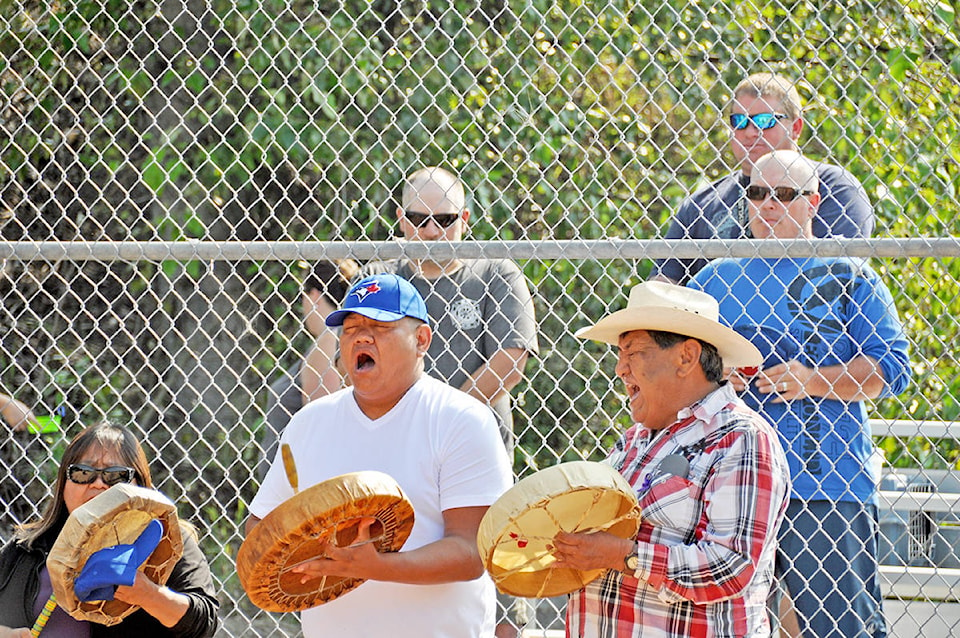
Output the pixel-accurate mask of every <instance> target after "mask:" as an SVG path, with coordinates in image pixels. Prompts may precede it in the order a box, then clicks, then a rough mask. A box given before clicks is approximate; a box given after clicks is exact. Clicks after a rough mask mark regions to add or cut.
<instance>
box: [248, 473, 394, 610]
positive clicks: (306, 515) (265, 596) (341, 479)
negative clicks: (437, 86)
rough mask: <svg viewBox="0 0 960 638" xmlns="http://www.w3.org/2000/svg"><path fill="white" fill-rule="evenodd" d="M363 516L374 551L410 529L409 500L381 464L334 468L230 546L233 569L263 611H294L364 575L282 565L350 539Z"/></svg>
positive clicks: (331, 595)
mask: <svg viewBox="0 0 960 638" xmlns="http://www.w3.org/2000/svg"><path fill="white" fill-rule="evenodd" d="M368 517H373V518H375V519H376V522H375V523H373V525H371V527H370V538H371V541H369V542H373V543H375V544H376V548H377V551H379V552H395V551H398V550H399V549H400V548H401V547H402V546H403V544H404V543H405V542H406V540H407V538H408V537H409V536H410V532H411V531H412V530H413V505H411V504H410V501H409V500H407V497H406V495H405V494H404V493H403V490H401V489H400V486H399V485H398V484H397V482H396V481H395V480H394V479H393V478H391V477H390V476H389V475H387V474H384V473H382V472H372V471H367V472H354V473H352V474H344V475H342V476H337V477H334V478H332V479H330V480H327V481H324V482H322V483H318V484H317V485H314V486H313V487H310V488H308V489H306V490H304V491H302V492H300V493H298V494H296V495H294V496H293V497H292V498H290V499H288V500H287V501H285V502H283V503H281V504H280V506H279V507H277V508H276V509H275V510H273V511H272V512H270V513H269V514H267V516H265V517H264V519H263V520H262V521H260V522H259V523H258V524H257V526H256V527H254V528H253V531H252V532H250V535H249V536H248V537H247V538H246V540H245V541H244V542H243V544H242V545H241V546H240V551H238V552H237V574H238V576H239V577H240V583H241V584H242V585H243V588H244V590H246V592H247V596H249V597H250V600H251V601H253V603H254V604H255V605H256V606H257V607H260V608H261V609H264V610H266V611H301V610H304V609H309V608H310V607H316V606H317V605H321V604H323V603H327V602H330V601H331V600H333V599H335V598H337V597H339V596H342V595H343V594H346V593H347V592H349V591H352V590H354V589H356V588H357V587H359V586H360V585H361V584H363V582H364V579H362V578H344V577H340V576H326V577H324V578H318V579H314V580H309V581H307V582H306V583H301V582H300V579H301V577H302V576H301V574H298V573H295V572H292V571H290V570H291V569H292V568H294V567H296V566H297V565H299V564H301V563H304V562H307V561H310V560H313V559H316V558H319V557H321V556H322V554H323V549H324V547H325V546H326V545H327V544H328V543H329V544H332V545H334V546H336V547H346V546H349V545H351V544H352V543H353V542H354V541H355V540H356V538H357V528H358V526H359V524H360V521H361V519H363V518H368ZM372 613H376V611H375V610H374V611H373V612H372Z"/></svg>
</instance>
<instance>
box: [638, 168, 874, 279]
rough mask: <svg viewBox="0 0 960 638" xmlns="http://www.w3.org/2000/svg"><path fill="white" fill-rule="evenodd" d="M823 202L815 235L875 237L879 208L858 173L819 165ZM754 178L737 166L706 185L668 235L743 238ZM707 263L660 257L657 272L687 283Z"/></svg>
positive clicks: (676, 217)
mask: <svg viewBox="0 0 960 638" xmlns="http://www.w3.org/2000/svg"><path fill="white" fill-rule="evenodd" d="M817 178H818V179H819V180H820V206H819V208H818V210H817V215H816V217H814V219H813V236H814V237H869V236H870V235H871V234H872V233H873V227H874V223H875V220H874V215H873V207H872V206H871V205H870V199H869V198H868V197H867V193H866V191H864V190H863V186H861V185H860V182H859V181H858V180H857V178H856V177H854V176H853V174H852V173H850V171H847V170H845V169H843V168H840V167H839V166H834V165H833V164H826V163H819V164H817ZM749 181H750V178H749V177H747V176H745V175H744V174H743V173H742V172H740V171H737V172H735V173H731V174H730V175H727V176H726V177H723V178H721V179H719V180H717V181H715V182H713V183H712V184H710V185H708V186H705V187H704V188H701V189H700V190H698V191H697V192H695V193H693V194H692V195H690V196H689V197H687V198H686V199H685V200H683V202H682V203H681V204H680V208H679V209H678V210H677V213H676V215H674V217H673V220H672V221H671V223H670V228H669V229H668V230H667V234H666V237H665V238H666V239H714V238H717V239H741V238H743V237H746V236H747V235H746V226H747V206H746V201H745V199H744V197H743V189H744V187H745V186H746V185H747V183H748V182H749ZM706 265H707V260H706V259H660V260H657V261H656V263H655V264H654V269H653V273H652V274H660V275H664V276H666V277H669V278H670V279H672V280H673V281H676V282H679V283H680V284H681V285H683V284H685V283H686V282H687V280H688V279H689V278H690V277H692V276H693V275H695V274H696V273H697V272H699V271H700V269H701V268H703V267H704V266H706Z"/></svg>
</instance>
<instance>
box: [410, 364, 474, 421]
mask: <svg viewBox="0 0 960 638" xmlns="http://www.w3.org/2000/svg"><path fill="white" fill-rule="evenodd" d="M413 389H414V390H415V391H416V392H417V393H419V394H420V396H421V398H422V399H423V400H424V402H425V403H428V404H429V405H430V406H432V409H436V410H438V411H451V412H476V413H477V414H479V415H482V416H486V415H487V414H489V415H490V416H492V414H493V413H492V412H490V408H488V407H487V405H486V404H484V403H482V402H481V401H480V400H478V399H476V398H474V397H472V396H470V395H469V394H467V393H466V392H464V391H463V390H461V389H459V388H455V387H453V386H452V385H450V384H449V383H446V382H444V381H441V380H440V379H437V378H436V377H432V376H430V375H429V374H424V375H423V376H422V377H421V378H420V380H419V381H417V383H416V384H415V385H414V387H413Z"/></svg>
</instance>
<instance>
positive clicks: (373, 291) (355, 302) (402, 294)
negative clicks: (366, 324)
mask: <svg viewBox="0 0 960 638" xmlns="http://www.w3.org/2000/svg"><path fill="white" fill-rule="evenodd" d="M351 312H355V313H357V314H360V315H363V316H364V317H369V318H370V319H373V320H375V321H399V320H400V319H403V318H404V317H413V318H414V319H419V320H420V321H422V322H424V323H430V319H429V317H428V316H427V304H425V303H424V301H423V297H421V296H420V293H419V292H417V289H416V288H414V287H413V284H411V283H410V282H409V281H407V280H406V279H404V278H403V277H398V276H397V275H393V274H389V273H381V274H379V275H371V276H370V277H366V278H364V279H361V280H360V281H358V282H357V283H355V284H354V285H353V286H352V287H351V288H350V290H349V291H348V292H347V296H346V297H344V298H343V307H341V308H340V310H335V311H333V312H331V313H330V314H329V315H328V316H327V320H326V324H327V325H328V326H330V327H331V328H335V327H337V326H342V325H343V319H344V317H346V316H347V315H349V314H350V313H351Z"/></svg>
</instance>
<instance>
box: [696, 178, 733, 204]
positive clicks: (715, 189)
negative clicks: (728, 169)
mask: <svg viewBox="0 0 960 638" xmlns="http://www.w3.org/2000/svg"><path fill="white" fill-rule="evenodd" d="M739 175H740V174H739V173H737V172H733V173H728V174H726V175H724V176H723V177H719V178H717V179H715V180H713V181H712V182H710V183H708V184H704V185H702V186H700V187H699V188H697V189H696V190H695V191H693V192H692V193H690V195H688V196H687V198H686V200H685V201H692V202H696V201H702V200H704V199H707V198H710V197H716V196H719V197H723V196H724V195H725V194H726V193H727V192H728V191H730V189H732V188H733V187H735V186H737V185H738V182H739Z"/></svg>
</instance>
